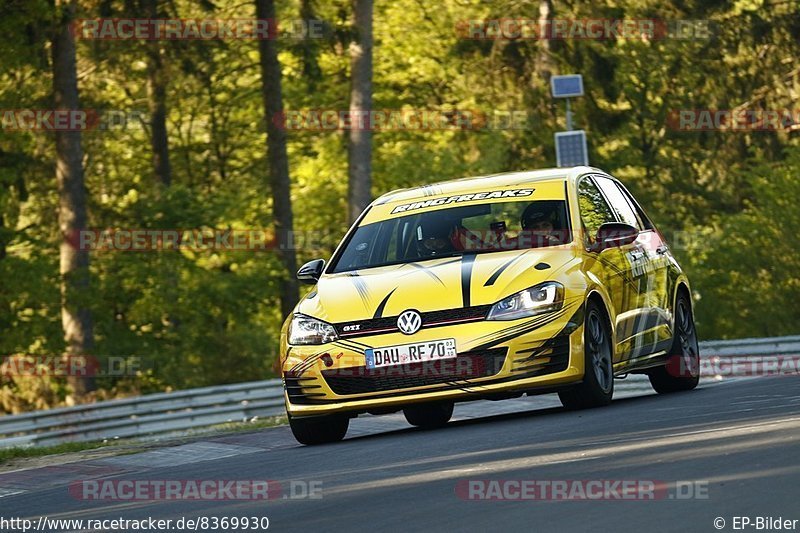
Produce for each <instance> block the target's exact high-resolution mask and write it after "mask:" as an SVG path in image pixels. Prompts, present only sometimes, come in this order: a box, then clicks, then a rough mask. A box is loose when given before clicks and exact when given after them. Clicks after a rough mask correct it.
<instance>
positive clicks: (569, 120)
mask: <svg viewBox="0 0 800 533" xmlns="http://www.w3.org/2000/svg"><path fill="white" fill-rule="evenodd" d="M565 100H566V101H567V131H572V110H571V109H570V107H569V98H565Z"/></svg>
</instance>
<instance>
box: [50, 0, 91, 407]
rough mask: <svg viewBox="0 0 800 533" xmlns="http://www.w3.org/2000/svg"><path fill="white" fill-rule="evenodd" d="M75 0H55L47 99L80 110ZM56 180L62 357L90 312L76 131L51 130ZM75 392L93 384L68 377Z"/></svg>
mask: <svg viewBox="0 0 800 533" xmlns="http://www.w3.org/2000/svg"><path fill="white" fill-rule="evenodd" d="M74 16H75V0H64V1H61V0H57V2H56V21H55V27H54V28H53V35H52V60H53V103H54V106H55V109H66V110H76V111H77V110H80V102H79V99H78V75H77V70H76V66H75V40H74V37H73V34H72V30H71V23H72V20H73V19H74ZM55 138H56V181H57V183H58V196H59V209H58V224H59V230H60V234H61V244H60V249H59V250H60V268H59V272H60V275H61V322H62V326H63V328H64V340H65V341H66V343H67V355H68V356H85V355H87V354H89V353H90V352H91V350H92V346H93V341H94V338H93V334H92V317H91V313H90V311H89V309H88V307H87V305H86V297H87V295H88V292H89V252H88V251H87V250H81V249H79V248H78V247H76V246H75V241H74V239H73V237H74V235H77V234H78V233H79V232H80V231H81V230H85V229H86V221H87V215H86V190H85V184H84V179H83V149H82V147H81V132H80V131H79V130H77V131H65V130H57V131H56V132H55ZM68 382H69V384H70V385H71V386H72V388H73V390H74V391H75V393H76V394H77V395H82V394H84V393H86V392H88V391H90V390H92V389H93V388H94V383H93V379H92V378H90V377H88V376H86V377H84V376H70V377H69V378H68Z"/></svg>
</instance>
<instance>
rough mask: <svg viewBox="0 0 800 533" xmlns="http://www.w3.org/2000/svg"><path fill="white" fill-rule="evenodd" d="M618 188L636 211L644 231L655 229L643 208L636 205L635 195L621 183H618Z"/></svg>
mask: <svg viewBox="0 0 800 533" xmlns="http://www.w3.org/2000/svg"><path fill="white" fill-rule="evenodd" d="M617 187H619V188H620V190H621V191H622V193H623V194H624V195H625V198H627V199H628V203H629V204H630V205H631V207H632V208H633V210H634V211H636V214H637V215H639V220H641V221H642V225H643V226H644V229H646V230H651V229H655V225H654V224H653V222H652V221H651V220H650V219H649V218H648V217H647V215H646V214H645V212H644V211H643V210H642V208H641V207H639V204H638V203H636V200H634V198H633V195H632V194H631V193H630V191H628V189H626V188H625V186H624V185H622V184H621V183H617Z"/></svg>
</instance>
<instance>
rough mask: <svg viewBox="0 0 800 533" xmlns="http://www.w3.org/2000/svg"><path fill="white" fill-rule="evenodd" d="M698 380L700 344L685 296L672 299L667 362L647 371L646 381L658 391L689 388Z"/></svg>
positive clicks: (693, 386) (687, 299)
mask: <svg viewBox="0 0 800 533" xmlns="http://www.w3.org/2000/svg"><path fill="white" fill-rule="evenodd" d="M699 382H700V347H699V345H698V343H697V332H696V330H695V328H694V317H693V316H692V307H691V305H689V298H688V297H687V296H686V295H685V294H683V293H681V294H679V295H678V298H677V301H676V302H675V332H674V337H673V340H672V348H670V351H669V356H668V358H667V364H666V365H665V366H660V367H658V368H655V369H653V370H652V371H651V372H650V384H651V385H652V386H653V389H655V391H656V392H657V393H659V394H666V393H669V392H679V391H686V390H692V389H693V388H695V387H697V384H698V383H699Z"/></svg>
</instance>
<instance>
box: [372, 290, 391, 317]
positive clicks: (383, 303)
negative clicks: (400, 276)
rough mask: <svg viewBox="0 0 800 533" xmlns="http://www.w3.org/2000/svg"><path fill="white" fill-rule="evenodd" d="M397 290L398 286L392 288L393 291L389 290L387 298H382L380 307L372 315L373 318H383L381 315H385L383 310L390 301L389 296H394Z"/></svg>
mask: <svg viewBox="0 0 800 533" xmlns="http://www.w3.org/2000/svg"><path fill="white" fill-rule="evenodd" d="M396 290H397V287H395V288H394V289H392V290H391V292H389V294H387V295H386V298H384V299H383V300H381V303H380V304H378V308H377V309H375V314H374V315H373V316H372V318H381V316H383V310H384V309H385V308H386V303H387V302H388V301H389V298H391V297H392V294H394V291H396Z"/></svg>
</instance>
